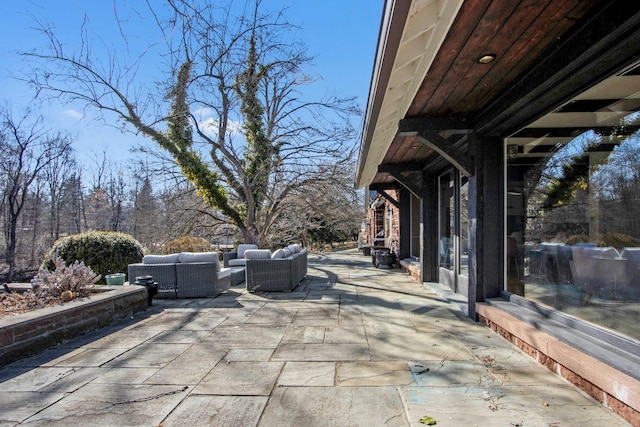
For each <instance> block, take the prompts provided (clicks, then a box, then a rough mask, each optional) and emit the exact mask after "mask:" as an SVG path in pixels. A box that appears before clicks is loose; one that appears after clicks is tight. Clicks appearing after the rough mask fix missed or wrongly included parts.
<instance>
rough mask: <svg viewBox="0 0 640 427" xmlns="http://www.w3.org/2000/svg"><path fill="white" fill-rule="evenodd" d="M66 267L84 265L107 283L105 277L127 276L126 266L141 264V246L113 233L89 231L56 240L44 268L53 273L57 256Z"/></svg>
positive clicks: (119, 234)
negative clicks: (76, 263) (76, 262)
mask: <svg viewBox="0 0 640 427" xmlns="http://www.w3.org/2000/svg"><path fill="white" fill-rule="evenodd" d="M56 252H57V253H58V255H59V256H60V257H61V258H62V259H63V260H64V261H65V263H67V265H71V264H73V263H74V262H75V261H82V262H83V263H84V264H85V265H86V266H88V267H91V270H93V271H94V272H95V273H96V274H100V275H101V276H102V279H101V280H100V282H99V283H105V279H104V276H105V275H107V274H109V273H126V272H127V266H128V265H129V264H134V263H137V262H141V261H142V256H143V255H144V253H143V249H142V245H141V244H140V243H139V242H138V241H137V240H136V239H134V238H133V237H132V236H130V235H128V234H124V233H118V232H113V231H87V232H85V233H80V234H74V235H71V236H67V237H63V238H61V239H59V240H57V241H56V242H55V243H54V244H53V246H52V247H51V249H50V250H49V252H48V253H47V254H46V255H45V259H44V261H43V263H42V268H45V269H47V270H53V269H54V268H55V267H54V265H53V262H52V260H51V257H52V255H53V254H54V253H56Z"/></svg>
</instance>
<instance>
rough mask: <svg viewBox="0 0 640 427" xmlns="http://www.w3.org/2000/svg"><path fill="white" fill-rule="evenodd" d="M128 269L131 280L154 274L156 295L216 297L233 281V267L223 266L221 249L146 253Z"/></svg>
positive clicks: (165, 296) (161, 296) (169, 296)
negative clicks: (220, 255) (218, 250)
mask: <svg viewBox="0 0 640 427" xmlns="http://www.w3.org/2000/svg"><path fill="white" fill-rule="evenodd" d="M128 270H129V271H128V273H129V276H128V277H129V282H130V283H134V281H135V280H136V277H139V276H147V275H149V276H152V277H153V280H154V281H155V282H157V283H158V294H157V296H156V298H197V297H215V296H217V295H219V294H220V293H221V292H224V291H226V290H228V289H229V286H230V280H231V269H230V268H220V263H219V261H218V253H217V252H182V253H179V254H170V255H146V256H144V257H143V259H142V262H141V263H138V264H130V265H129V268H128Z"/></svg>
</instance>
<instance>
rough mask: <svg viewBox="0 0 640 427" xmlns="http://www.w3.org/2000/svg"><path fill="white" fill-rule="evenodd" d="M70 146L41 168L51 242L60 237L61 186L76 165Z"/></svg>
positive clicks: (69, 176)
mask: <svg viewBox="0 0 640 427" xmlns="http://www.w3.org/2000/svg"><path fill="white" fill-rule="evenodd" d="M73 154H74V153H73V150H72V149H71V147H69V149H68V150H67V151H65V152H64V153H63V154H62V155H61V156H60V157H57V158H55V159H52V160H51V161H50V162H49V163H47V164H46V165H45V167H44V168H43V174H42V180H43V181H44V183H45V184H46V186H47V189H48V190H49V238H50V240H51V243H53V242H54V241H55V240H57V239H58V238H59V237H60V215H61V213H62V207H61V205H62V203H63V187H64V185H65V184H66V183H67V181H68V180H69V179H70V178H71V176H72V174H73V173H74V172H75V170H76V168H77V165H76V161H75V158H74V157H73Z"/></svg>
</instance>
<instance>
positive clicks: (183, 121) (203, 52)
mask: <svg viewBox="0 0 640 427" xmlns="http://www.w3.org/2000/svg"><path fill="white" fill-rule="evenodd" d="M148 4H150V3H148ZM169 6H170V7H169V9H168V10H162V9H158V8H153V7H152V6H149V7H150V13H151V14H152V15H153V16H154V17H155V19H156V20H157V22H158V28H159V30H160V31H161V33H162V37H161V40H163V44H162V45H159V44H155V45H151V44H150V47H149V49H148V50H147V51H146V52H145V53H144V54H141V55H140V56H139V57H137V58H135V60H134V61H133V63H131V64H128V63H126V60H125V58H122V57H118V56H117V54H116V53H112V55H111V56H110V57H109V58H108V60H107V62H106V63H101V62H100V61H99V58H96V57H94V55H93V54H92V51H91V41H90V40H89V39H88V37H87V32H86V31H84V30H85V29H86V28H85V27H83V32H82V40H81V45H80V46H81V48H80V49H79V50H78V51H76V52H71V53H70V52H68V51H67V50H66V47H63V45H62V44H61V43H60V41H59V40H58V39H57V37H56V34H55V30H54V28H53V27H52V26H47V25H42V27H41V30H42V33H43V34H44V35H45V36H46V38H47V40H48V42H49V50H48V52H47V53H43V52H44V51H43V50H34V51H31V52H24V53H23V54H24V55H25V56H27V57H29V58H31V59H34V60H35V64H36V66H35V69H34V70H33V71H32V72H31V73H30V75H31V76H33V77H32V78H31V79H30V82H31V83H32V84H33V85H35V87H37V88H38V89H39V90H40V91H45V92H48V93H50V94H52V95H53V96H55V97H58V98H63V99H67V100H70V101H80V102H82V103H83V104H84V105H86V106H89V107H93V108H96V109H98V110H99V111H101V112H102V113H104V114H105V116H104V117H105V120H109V118H108V117H107V116H106V115H108V114H109V113H112V114H115V117H116V120H119V121H122V122H124V123H126V124H128V125H129V126H130V127H131V129H133V130H134V131H135V132H139V133H142V134H144V135H146V136H148V137H149V138H151V139H152V140H153V141H155V142H156V143H157V145H158V146H159V147H160V148H162V150H164V151H165V152H166V153H168V154H169V156H170V157H171V159H172V160H173V162H174V163H175V165H176V166H177V167H178V168H179V169H180V171H181V173H182V174H184V176H185V177H186V178H187V179H188V180H189V181H190V182H191V183H192V185H193V186H194V188H195V189H196V191H197V193H198V195H199V196H200V197H201V198H202V200H204V202H205V204H206V205H207V206H209V207H210V208H213V209H215V210H216V211H217V212H219V213H221V214H222V215H223V216H224V218H226V220H227V221H228V222H230V223H232V224H234V225H235V226H236V227H238V229H239V230H240V233H241V235H242V236H243V239H244V240H245V241H255V242H258V243H263V242H264V241H265V239H266V238H267V236H268V234H269V229H270V228H271V227H272V225H273V222H274V221H275V220H276V219H277V218H278V216H279V214H280V212H281V211H282V209H283V201H284V200H285V199H287V196H288V195H289V194H290V193H291V192H293V191H301V190H302V189H303V188H304V187H305V186H307V185H311V184H316V183H318V182H323V181H327V182H328V181H330V180H331V179H332V176H328V175H327V172H331V170H326V169H325V170H321V169H320V166H321V165H326V164H337V163H341V162H343V161H344V160H345V159H347V158H350V156H351V153H352V151H353V147H354V141H353V139H354V137H355V134H356V132H355V130H354V128H353V127H352V125H351V123H350V117H352V116H353V115H354V114H359V110H358V108H356V106H355V104H354V98H344V97H343V98H341V97H335V96H328V97H325V98H323V99H319V100H308V99H309V98H310V96H309V94H308V93H305V88H306V87H308V85H310V84H311V83H313V82H314V79H313V78H312V77H311V76H309V75H308V74H306V73H305V68H306V67H307V66H309V65H310V64H311V60H312V58H311V57H309V56H308V55H307V54H306V53H305V47H304V46H303V45H301V44H300V43H299V42H298V41H297V40H296V39H295V37H294V35H292V31H293V30H294V27H293V26H292V25H290V24H289V23H288V22H287V21H286V20H285V19H284V16H283V14H282V13H263V12H262V11H261V6H262V5H261V1H260V0H253V1H252V2H248V3H247V5H246V9H244V10H235V16H234V10H233V8H232V6H233V2H231V3H230V4H229V5H228V6H227V7H224V8H223V7H219V6H216V5H213V4H211V3H205V4H204V5H201V4H198V3H197V2H196V1H195V0H172V1H170V2H169ZM125 24H126V23H125V22H118V28H119V29H121V28H122V27H123V26H125ZM125 33H126V32H121V34H125ZM287 37H288V38H287ZM126 42H127V41H126V40H125V43H126ZM128 46H129V45H128V44H127V47H128ZM161 48H163V49H164V52H163V55H162V56H161V57H160V59H158V58H151V59H152V60H153V61H154V64H159V63H165V64H166V66H167V68H166V72H165V74H166V75H167V76H170V78H169V79H168V80H170V81H168V82H164V84H162V83H161V84H158V83H157V82H151V81H145V80H144V76H138V75H137V74H136V73H137V71H138V70H140V69H141V68H143V64H144V61H145V60H146V59H147V57H146V56H145V54H147V55H151V52H158V51H159V50H160V49H161ZM114 52H115V50H114ZM163 87H164V89H165V90H164V92H163V93H160V96H159V95H158V92H159V91H158V88H163ZM160 92H162V91H160Z"/></svg>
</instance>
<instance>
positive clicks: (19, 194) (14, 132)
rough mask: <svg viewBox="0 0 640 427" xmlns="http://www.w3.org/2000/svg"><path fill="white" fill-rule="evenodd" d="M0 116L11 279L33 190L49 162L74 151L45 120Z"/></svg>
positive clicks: (27, 115) (0, 157) (4, 113)
mask: <svg viewBox="0 0 640 427" xmlns="http://www.w3.org/2000/svg"><path fill="white" fill-rule="evenodd" d="M0 115H1V120H2V123H1V128H0V170H1V171H2V173H3V174H4V175H5V178H6V181H5V188H4V189H3V190H4V191H3V205H4V208H5V209H4V216H3V218H4V220H5V224H4V233H5V239H6V241H7V250H6V254H5V259H6V263H7V265H8V266H9V274H8V276H9V279H11V277H12V274H13V272H14V269H15V255H16V245H17V226H18V220H19V218H20V215H21V214H22V210H23V208H24V206H25V202H26V200H27V197H28V196H29V192H30V190H31V187H32V185H33V183H34V181H35V180H36V178H37V177H38V176H39V175H40V174H41V173H42V172H43V170H44V168H45V167H46V166H47V165H48V164H49V163H50V162H52V161H55V160H56V159H58V158H60V157H61V156H63V155H64V153H66V152H67V151H68V150H70V149H71V140H70V138H68V137H66V136H64V135H61V134H54V133H52V132H51V131H49V130H48V129H46V128H44V127H43V125H42V118H41V117H36V118H33V117H31V116H32V114H31V113H30V112H28V111H27V112H26V113H25V114H24V116H22V117H21V118H20V119H17V120H16V119H14V117H13V115H12V113H11V112H9V111H8V110H4V111H2V112H1V113H0Z"/></svg>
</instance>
